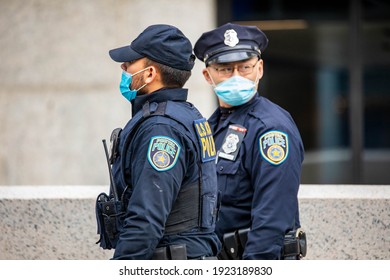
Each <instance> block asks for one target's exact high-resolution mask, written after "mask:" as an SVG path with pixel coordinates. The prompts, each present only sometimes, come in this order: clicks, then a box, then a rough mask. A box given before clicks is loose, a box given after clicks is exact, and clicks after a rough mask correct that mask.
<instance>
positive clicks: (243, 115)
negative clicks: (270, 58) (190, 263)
mask: <svg viewBox="0 0 390 280" xmlns="http://www.w3.org/2000/svg"><path fill="white" fill-rule="evenodd" d="M267 46H268V38H267V36H266V35H265V33H264V32H263V31H262V30H260V29H259V28H258V27H256V26H244V25H239V24H234V23H227V24H224V25H222V26H219V27H218V28H215V29H213V30H211V31H208V32H205V33H203V34H202V35H201V36H200V38H199V39H198V40H197V42H196V43H195V46H194V53H195V55H196V57H197V58H198V59H199V60H201V61H203V62H204V63H205V66H206V67H205V69H203V71H202V73H203V75H204V77H205V79H206V81H207V82H208V83H209V84H210V85H211V86H212V88H213V90H214V92H215V94H216V95H217V97H218V101H219V108H218V109H217V110H216V111H215V112H214V113H213V114H212V116H211V117H210V118H209V123H210V126H211V130H212V132H213V135H214V140H215V145H216V149H217V160H216V162H217V174H218V189H219V190H220V191H221V193H222V200H221V210H220V214H219V219H218V221H217V224H216V233H217V235H218V237H219V238H220V240H221V241H222V242H223V250H222V251H221V253H220V255H219V258H221V259H287V258H291V256H292V258H296V259H298V258H300V257H301V256H302V255H303V254H302V253H301V252H298V251H299V250H296V251H293V252H291V251H290V249H288V248H287V247H286V246H285V244H284V243H285V241H284V240H285V234H286V233H288V232H291V231H294V230H297V229H299V228H300V220H299V210H298V189H299V185H300V173H301V166H302V161H303V156H304V150H303V144H302V140H301V137H300V134H299V131H298V128H297V126H296V124H295V123H294V121H293V119H292V117H291V116H290V114H289V113H288V112H287V111H286V110H284V109H283V108H281V107H280V106H278V105H276V104H275V103H273V102H271V101H270V100H269V99H267V98H265V97H263V96H261V95H260V94H259V82H260V80H261V78H262V77H263V72H264V67H263V63H264V62H263V59H262V56H263V53H264V51H265V50H266V48H267ZM294 236H295V235H294ZM296 244H298V245H299V243H294V245H296ZM290 247H294V248H299V246H290ZM286 248H287V249H286Z"/></svg>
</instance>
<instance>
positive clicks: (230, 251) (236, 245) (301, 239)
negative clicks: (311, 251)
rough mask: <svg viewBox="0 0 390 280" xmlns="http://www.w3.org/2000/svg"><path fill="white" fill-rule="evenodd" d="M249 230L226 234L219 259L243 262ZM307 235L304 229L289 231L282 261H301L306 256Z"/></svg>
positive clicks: (285, 240) (285, 239)
mask: <svg viewBox="0 0 390 280" xmlns="http://www.w3.org/2000/svg"><path fill="white" fill-rule="evenodd" d="M249 231H250V229H249V228H246V229H239V230H236V231H234V232H230V233H226V234H224V236H223V243H224V244H223V248H222V251H221V252H220V254H219V255H218V258H219V259H221V260H241V259H242V255H243V253H244V249H245V244H246V242H247V240H248V232H249ZM306 251H307V242H306V233H305V232H304V231H303V229H302V228H298V229H295V230H291V231H289V232H288V233H287V234H286V235H285V238H284V246H283V250H282V259H284V260H300V259H302V258H303V257H305V256H306Z"/></svg>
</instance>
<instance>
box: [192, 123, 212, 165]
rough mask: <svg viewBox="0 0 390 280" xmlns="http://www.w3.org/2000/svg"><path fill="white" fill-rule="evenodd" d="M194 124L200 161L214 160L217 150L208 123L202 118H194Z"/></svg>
mask: <svg viewBox="0 0 390 280" xmlns="http://www.w3.org/2000/svg"><path fill="white" fill-rule="evenodd" d="M194 125H195V131H196V134H197V135H198V140H199V143H200V148H201V151H202V155H201V156H202V162H206V161H210V160H214V159H215V158H216V156H217V152H216V149H215V143H214V137H213V134H212V132H211V128H210V125H209V123H208V122H207V120H206V119H205V118H203V119H199V120H195V121H194Z"/></svg>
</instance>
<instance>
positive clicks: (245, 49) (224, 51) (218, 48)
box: [194, 23, 268, 65]
mask: <svg viewBox="0 0 390 280" xmlns="http://www.w3.org/2000/svg"><path fill="white" fill-rule="evenodd" d="M267 46H268V38H267V36H266V35H265V34H264V32H263V31H261V30H260V29H259V28H258V27H257V26H245V25H238V24H234V23H226V24H224V25H222V26H220V27H218V28H216V29H213V30H211V31H208V32H205V33H203V34H202V36H200V38H199V39H198V41H197V42H196V43H195V46H194V53H195V55H196V57H197V58H198V59H200V60H202V61H203V62H204V63H206V65H208V64H212V63H227V62H234V61H242V60H246V59H248V58H251V57H253V56H259V57H261V54H262V53H263V52H264V50H265V49H266V48H267Z"/></svg>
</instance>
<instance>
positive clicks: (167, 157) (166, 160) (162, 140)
mask: <svg viewBox="0 0 390 280" xmlns="http://www.w3.org/2000/svg"><path fill="white" fill-rule="evenodd" d="M180 149H181V148H180V145H179V144H178V143H177V142H176V141H175V140H173V139H171V138H169V137H166V136H155V137H152V138H151V139H150V144H149V149H148V161H149V163H150V165H151V166H152V167H153V168H154V169H156V170H157V171H167V170H169V169H171V168H172V167H174V166H175V165H176V162H177V159H178V158H179V154H180Z"/></svg>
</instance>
